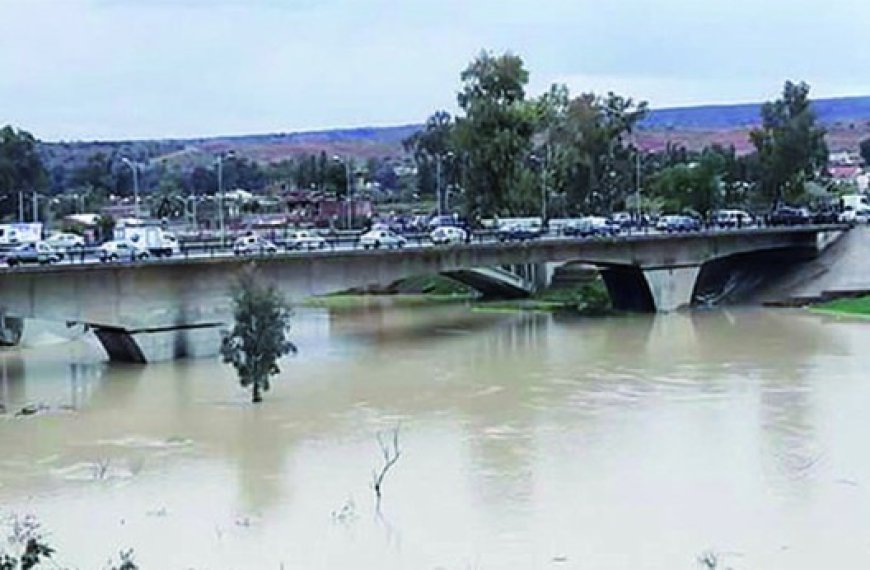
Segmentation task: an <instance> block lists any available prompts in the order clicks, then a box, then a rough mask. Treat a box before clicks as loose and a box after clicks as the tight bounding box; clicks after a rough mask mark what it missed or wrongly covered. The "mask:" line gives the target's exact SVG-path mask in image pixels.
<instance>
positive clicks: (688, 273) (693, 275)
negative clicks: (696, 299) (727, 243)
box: [643, 265, 701, 313]
mask: <svg viewBox="0 0 870 570" xmlns="http://www.w3.org/2000/svg"><path fill="white" fill-rule="evenodd" d="M699 273H701V266H700V265H687V266H682V267H664V268H656V269H644V270H643V276H644V278H645V279H646V283H647V286H648V287H649V292H650V295H651V296H652V301H653V305H654V307H655V310H656V311H658V312H660V313H669V312H671V311H676V310H677V309H682V308H684V307H688V306H689V305H691V304H692V293H694V291H695V283H697V281H698V274H699Z"/></svg>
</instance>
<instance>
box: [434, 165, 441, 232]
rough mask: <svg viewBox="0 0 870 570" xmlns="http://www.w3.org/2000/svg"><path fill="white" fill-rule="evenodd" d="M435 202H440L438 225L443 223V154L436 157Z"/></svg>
mask: <svg viewBox="0 0 870 570" xmlns="http://www.w3.org/2000/svg"><path fill="white" fill-rule="evenodd" d="M435 200H437V202H438V223H439V224H440V223H441V154H440V153H438V154H436V155H435Z"/></svg>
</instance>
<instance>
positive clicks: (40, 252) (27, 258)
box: [6, 241, 61, 267]
mask: <svg viewBox="0 0 870 570" xmlns="http://www.w3.org/2000/svg"><path fill="white" fill-rule="evenodd" d="M60 259H61V255H60V254H59V253H58V252H57V251H56V250H55V249H54V248H53V247H51V246H50V245H49V244H48V243H46V242H44V241H35V242H30V243H25V244H23V245H19V246H18V247H16V248H15V249H13V250H12V251H10V252H9V253H7V254H6V264H7V265H8V266H9V267H15V266H16V265H21V264H22V263H39V264H42V265H46V264H49V263H57V262H58V261H60Z"/></svg>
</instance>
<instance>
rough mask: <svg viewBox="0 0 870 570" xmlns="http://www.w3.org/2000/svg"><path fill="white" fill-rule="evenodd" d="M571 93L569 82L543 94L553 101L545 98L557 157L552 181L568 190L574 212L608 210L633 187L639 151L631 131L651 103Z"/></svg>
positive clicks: (620, 202) (611, 95)
mask: <svg viewBox="0 0 870 570" xmlns="http://www.w3.org/2000/svg"><path fill="white" fill-rule="evenodd" d="M567 97H568V92H567V88H564V87H563V89H561V90H559V89H557V88H555V87H554V88H551V90H550V92H549V93H548V94H545V96H544V101H549V102H550V103H546V102H545V103H542V106H544V107H546V108H547V111H546V112H545V113H544V115H543V116H544V117H545V122H544V124H545V125H546V129H547V140H548V141H549V144H550V145H552V147H553V149H554V150H553V152H554V155H555V161H556V164H555V168H554V170H555V172H554V185H555V186H556V189H557V192H559V191H561V192H564V193H565V194H566V203H567V206H568V209H569V211H570V213H573V214H579V213H601V214H609V213H610V212H612V211H613V210H614V208H615V207H617V206H623V205H624V202H625V199H626V197H627V194H628V193H633V192H634V188H635V183H636V181H635V165H636V160H637V157H636V153H637V152H638V151H637V149H636V148H634V147H633V146H630V145H628V144H627V137H628V136H629V135H631V133H632V132H633V130H634V129H635V127H636V125H637V123H638V122H639V121H640V120H641V119H642V118H643V117H644V116H645V115H646V113H647V104H646V102H640V103H635V102H634V101H633V100H632V99H630V98H625V97H622V96H620V95H617V94H615V93H612V92H611V93H608V94H607V96H606V97H599V96H597V95H595V94H594V93H584V94H581V95H580V96H578V97H575V98H573V99H567V100H566V99H565V98H567ZM554 101H555V102H556V105H555V106H554V105H553V102H554Z"/></svg>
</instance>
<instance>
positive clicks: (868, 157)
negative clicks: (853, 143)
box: [858, 138, 870, 166]
mask: <svg viewBox="0 0 870 570" xmlns="http://www.w3.org/2000/svg"><path fill="white" fill-rule="evenodd" d="M858 150H859V151H860V152H861V158H863V159H864V164H865V165H866V166H870V138H867V139H864V140H862V141H861V142H860V143H858Z"/></svg>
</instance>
